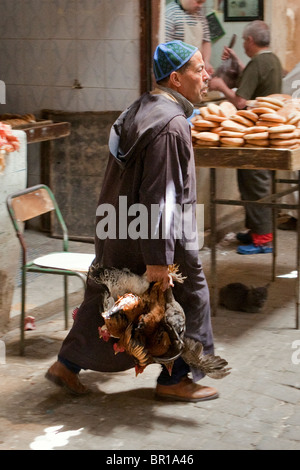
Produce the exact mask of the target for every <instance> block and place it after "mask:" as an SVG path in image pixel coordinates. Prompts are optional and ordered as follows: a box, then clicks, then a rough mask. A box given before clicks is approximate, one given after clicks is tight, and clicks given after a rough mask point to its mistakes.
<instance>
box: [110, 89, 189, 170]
mask: <svg viewBox="0 0 300 470" xmlns="http://www.w3.org/2000/svg"><path fill="white" fill-rule="evenodd" d="M179 115H182V116H185V113H184V110H183V108H182V106H181V105H180V104H179V103H178V102H176V101H173V100H170V99H169V98H167V97H166V96H164V95H163V94H151V93H149V92H147V93H145V94H144V95H142V96H141V97H140V98H139V99H138V100H136V101H135V102H134V103H133V104H132V105H131V106H130V107H129V108H127V109H126V110H125V111H124V112H123V113H122V114H121V115H120V116H119V117H118V119H117V120H116V121H115V123H114V124H113V126H112V128H111V131H110V136H109V143H108V145H109V150H110V153H111V154H112V155H113V157H114V158H115V159H116V160H117V162H118V164H119V165H121V166H122V167H125V166H127V165H128V164H129V163H130V162H131V161H132V160H133V159H134V158H135V156H136V155H137V154H138V153H139V152H141V151H142V150H143V149H144V148H145V147H146V146H147V145H148V144H149V143H150V142H151V141H152V140H153V139H155V137H156V136H157V135H158V134H159V133H160V132H161V131H162V129H163V128H164V127H165V126H166V125H167V124H168V123H169V122H170V121H171V120H172V119H173V118H174V117H175V116H179Z"/></svg>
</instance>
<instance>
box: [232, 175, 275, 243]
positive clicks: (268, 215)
mask: <svg viewBox="0 0 300 470" xmlns="http://www.w3.org/2000/svg"><path fill="white" fill-rule="evenodd" d="M237 176H238V186H239V191H240V194H241V199H242V201H257V200H258V199H261V198H263V197H265V196H268V195H270V194H271V172H270V171H269V170H240V169H239V170H237ZM245 212H246V218H245V226H246V227H247V228H248V229H250V230H251V231H252V232H253V233H256V234H257V235H264V234H266V233H271V232H272V229H273V226H272V209H271V208H268V207H264V206H259V207H258V206H254V205H253V206H252V205H247V206H245Z"/></svg>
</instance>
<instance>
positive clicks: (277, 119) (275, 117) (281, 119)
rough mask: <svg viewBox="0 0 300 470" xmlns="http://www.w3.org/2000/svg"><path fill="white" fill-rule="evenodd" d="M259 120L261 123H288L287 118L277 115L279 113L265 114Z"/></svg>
mask: <svg viewBox="0 0 300 470" xmlns="http://www.w3.org/2000/svg"><path fill="white" fill-rule="evenodd" d="M259 119H260V120H261V121H270V122H281V123H285V122H286V119H285V117H283V116H280V115H279V114H277V113H265V114H261V115H260V116H259Z"/></svg>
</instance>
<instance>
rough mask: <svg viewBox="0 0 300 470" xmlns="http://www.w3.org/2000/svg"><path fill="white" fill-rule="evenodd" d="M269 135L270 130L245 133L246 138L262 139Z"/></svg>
mask: <svg viewBox="0 0 300 470" xmlns="http://www.w3.org/2000/svg"><path fill="white" fill-rule="evenodd" d="M268 137H269V132H255V133H253V134H244V139H245V140H262V139H267V138H268Z"/></svg>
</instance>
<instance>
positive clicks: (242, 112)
mask: <svg viewBox="0 0 300 470" xmlns="http://www.w3.org/2000/svg"><path fill="white" fill-rule="evenodd" d="M236 114H237V115H239V116H243V117H244V118H246V119H250V121H253V122H256V121H257V119H258V114H255V113H253V111H250V110H247V109H239V110H238V111H237V113H236Z"/></svg>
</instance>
